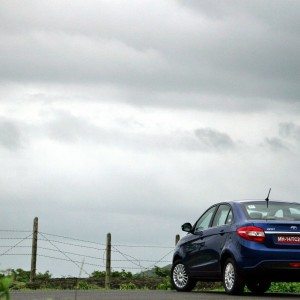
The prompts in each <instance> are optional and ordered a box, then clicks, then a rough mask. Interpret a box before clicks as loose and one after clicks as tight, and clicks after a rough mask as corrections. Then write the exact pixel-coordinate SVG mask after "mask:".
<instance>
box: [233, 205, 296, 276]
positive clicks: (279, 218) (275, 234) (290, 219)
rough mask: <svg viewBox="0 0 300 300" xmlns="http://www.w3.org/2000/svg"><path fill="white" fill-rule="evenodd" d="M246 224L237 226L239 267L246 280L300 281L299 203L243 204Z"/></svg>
mask: <svg viewBox="0 0 300 300" xmlns="http://www.w3.org/2000/svg"><path fill="white" fill-rule="evenodd" d="M240 206H241V209H242V211H243V213H244V215H245V222H244V224H240V225H238V226H237V229H236V233H237V241H236V243H237V245H238V247H237V248H238V249H239V251H238V255H237V258H236V260H237V264H238V266H239V268H240V269H241V271H242V272H243V274H244V276H245V277H246V278H253V277H254V276H255V278H266V277H267V278H268V279H269V280H272V281H300V204H299V203H286V202H269V203H267V202H264V201H251V202H244V203H240Z"/></svg>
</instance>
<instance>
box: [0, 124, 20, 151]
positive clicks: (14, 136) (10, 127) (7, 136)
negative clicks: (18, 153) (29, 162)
mask: <svg viewBox="0 0 300 300" xmlns="http://www.w3.org/2000/svg"><path fill="white" fill-rule="evenodd" d="M21 140H22V139H21V132H20V130H19V128H18V126H17V125H16V124H15V123H14V122H13V121H10V120H6V119H0V145H1V146H2V147H4V148H6V149H9V150H17V149H19V148H20V147H21V146H22V142H21Z"/></svg>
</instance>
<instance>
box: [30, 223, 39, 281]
mask: <svg viewBox="0 0 300 300" xmlns="http://www.w3.org/2000/svg"><path fill="white" fill-rule="evenodd" d="M38 224H39V219H38V218H37V217H35V218H34V220H33V231H32V249H31V269H30V282H34V280H35V275H36V256H37V241H38Z"/></svg>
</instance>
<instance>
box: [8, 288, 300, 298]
mask: <svg viewBox="0 0 300 300" xmlns="http://www.w3.org/2000/svg"><path fill="white" fill-rule="evenodd" d="M11 296H12V297H11V299H12V300H75V299H76V298H75V291H68V290H67V291H65V290H59V291H22V292H13V293H12V295H11ZM98 299H99V300H100V299H101V300H152V299H153V300H173V299H174V300H176V299H178V300H179V299H180V300H193V299H198V300H201V299H203V300H206V299H208V300H214V299H215V300H220V299H222V300H223V299H235V300H241V299H260V300H264V299H269V300H270V299H277V300H279V299H300V294H298V295H295V294H266V295H264V296H260V297H254V296H251V295H250V294H245V295H243V296H229V295H226V294H225V293H217V292H216V293H214V292H205V293H204V292H192V293H178V292H175V291H101V290H100V291H99V290H95V291H78V292H77V300H98Z"/></svg>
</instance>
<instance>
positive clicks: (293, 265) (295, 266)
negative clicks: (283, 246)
mask: <svg viewBox="0 0 300 300" xmlns="http://www.w3.org/2000/svg"><path fill="white" fill-rule="evenodd" d="M289 265H290V267H292V268H300V262H292V263H290V264H289Z"/></svg>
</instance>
